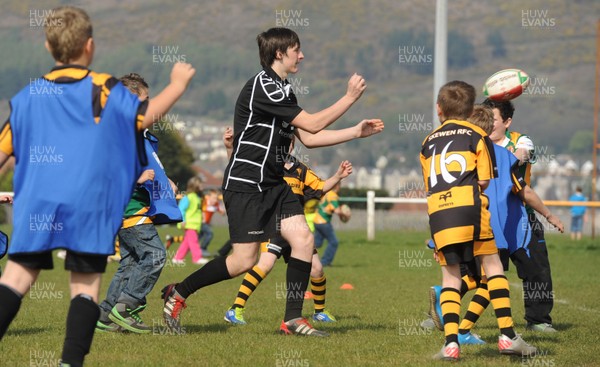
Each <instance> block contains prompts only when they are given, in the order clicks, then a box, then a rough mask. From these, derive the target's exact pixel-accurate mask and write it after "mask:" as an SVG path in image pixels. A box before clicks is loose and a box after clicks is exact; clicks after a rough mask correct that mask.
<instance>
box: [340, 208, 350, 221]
mask: <svg viewBox="0 0 600 367" xmlns="http://www.w3.org/2000/svg"><path fill="white" fill-rule="evenodd" d="M340 211H341V215H340V220H341V221H342V222H344V223H346V222H348V221H349V220H350V218H352V210H350V207H349V206H348V205H346V204H342V205H340Z"/></svg>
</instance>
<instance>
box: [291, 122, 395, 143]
mask: <svg viewBox="0 0 600 367" xmlns="http://www.w3.org/2000/svg"><path fill="white" fill-rule="evenodd" d="M383 128H384V125H383V121H381V120H380V119H367V120H362V121H361V122H359V123H358V124H356V125H355V126H352V127H348V128H346V129H340V130H322V131H319V132H318V133H316V134H312V133H310V132H308V131H306V130H303V129H296V130H295V133H296V136H297V137H298V139H300V141H301V142H302V144H304V146H305V147H307V148H319V147H327V146H331V145H336V144H341V143H345V142H347V141H350V140H354V139H358V138H366V137H369V136H371V135H375V134H379V133H380V132H382V131H383Z"/></svg>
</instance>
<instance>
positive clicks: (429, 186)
mask: <svg viewBox="0 0 600 367" xmlns="http://www.w3.org/2000/svg"><path fill="white" fill-rule="evenodd" d="M420 160H421V168H422V170H423V178H424V181H425V189H426V191H427V212H428V214H429V225H430V227H431V234H432V236H433V239H434V242H435V244H436V247H437V249H440V248H442V247H444V246H446V245H451V244H456V243H463V242H468V241H472V240H491V239H493V238H494V234H493V232H492V229H491V225H490V213H489V211H488V209H487V208H488V203H489V202H488V199H487V197H486V196H485V195H484V194H483V192H482V190H481V189H480V187H479V185H478V183H477V181H479V180H481V181H484V180H490V179H492V178H494V177H497V168H496V163H495V157H494V148H493V143H492V141H491V140H490V139H489V137H488V136H487V134H486V133H485V132H484V131H483V130H481V129H480V128H479V127H477V126H475V125H473V124H471V123H468V122H466V121H458V120H448V121H446V122H444V123H443V124H442V125H441V126H440V127H438V128H437V129H436V130H435V131H433V132H432V133H431V134H429V135H428V136H427V137H426V138H425V140H424V141H423V144H422V147H421V154H420Z"/></svg>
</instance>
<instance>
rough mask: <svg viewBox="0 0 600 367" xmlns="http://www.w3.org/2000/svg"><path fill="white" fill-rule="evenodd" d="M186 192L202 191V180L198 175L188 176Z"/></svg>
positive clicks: (197, 192)
mask: <svg viewBox="0 0 600 367" xmlns="http://www.w3.org/2000/svg"><path fill="white" fill-rule="evenodd" d="M186 191H187V193H188V194H189V193H192V192H195V193H196V194H200V193H202V180H201V179H200V177H198V176H194V177H192V178H190V179H189V180H188V182H187V189H186Z"/></svg>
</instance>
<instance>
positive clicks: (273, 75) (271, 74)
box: [263, 67, 289, 85]
mask: <svg viewBox="0 0 600 367" xmlns="http://www.w3.org/2000/svg"><path fill="white" fill-rule="evenodd" d="M263 70H264V72H265V74H267V75H268V76H269V77H270V78H271V79H273V80H275V81H276V82H279V83H281V84H282V85H286V84H289V82H288V80H287V79H281V77H280V76H279V74H277V73H276V72H275V70H273V69H272V68H271V67H267V68H264V69H263Z"/></svg>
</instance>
